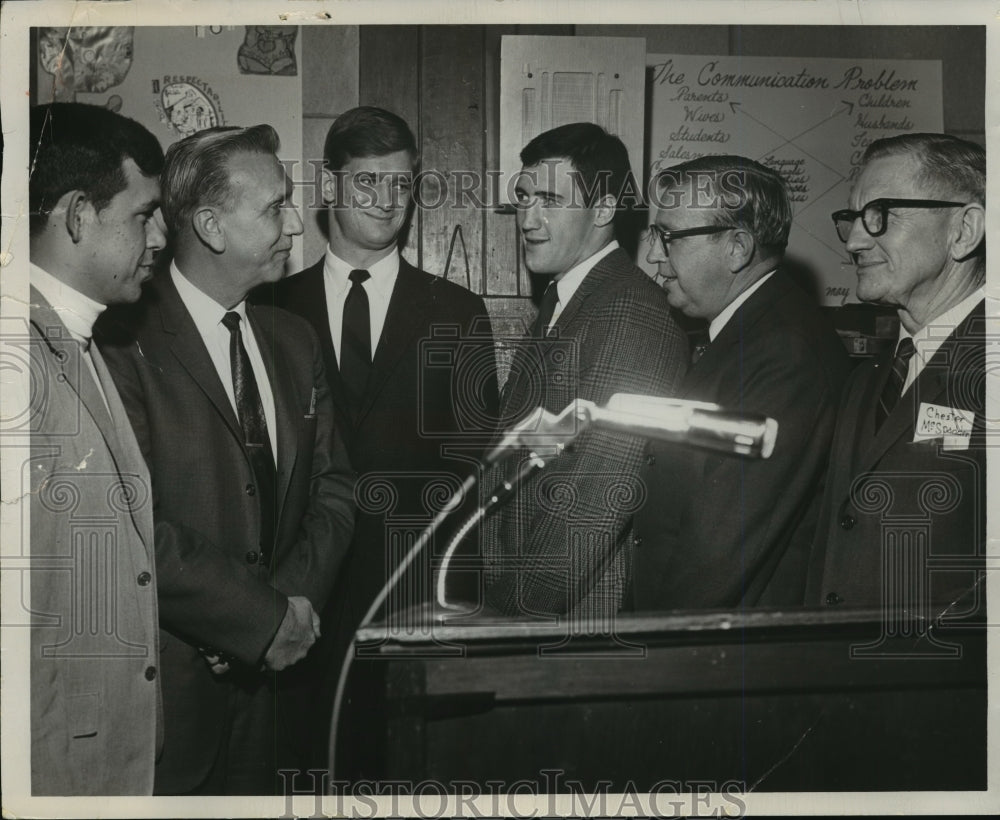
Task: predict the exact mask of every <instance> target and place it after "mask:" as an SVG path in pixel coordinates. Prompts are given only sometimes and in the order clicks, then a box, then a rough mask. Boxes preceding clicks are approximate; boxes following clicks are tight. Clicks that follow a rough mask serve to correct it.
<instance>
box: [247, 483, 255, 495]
mask: <svg viewBox="0 0 1000 820" xmlns="http://www.w3.org/2000/svg"><path fill="white" fill-rule="evenodd" d="M246 490H247V495H256V493H257V488H256V487H254V485H253V484H247V486H246Z"/></svg>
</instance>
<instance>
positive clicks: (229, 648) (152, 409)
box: [106, 125, 353, 794]
mask: <svg viewBox="0 0 1000 820" xmlns="http://www.w3.org/2000/svg"><path fill="white" fill-rule="evenodd" d="M277 149H278V138H277V134H276V133H275V131H274V129H273V128H271V127H270V126H268V125H258V126H254V127H252V128H213V129H208V130H206V131H202V132H199V133H198V134H196V135H194V136H192V137H189V138H187V139H185V140H181V141H180V142H178V143H176V144H174V145H173V146H171V148H170V150H169V151H168V153H167V161H166V167H165V169H164V172H163V213H164V217H165V219H166V222H167V226H168V228H169V229H170V232H171V235H172V238H173V241H174V248H175V256H174V260H173V262H172V264H171V266H170V270H169V272H167V273H165V275H163V276H161V277H158V278H157V279H156V280H155V281H154V282H153V283H152V285H151V287H150V291H151V292H150V293H149V298H148V299H147V300H144V301H143V303H141V307H142V308H143V312H142V313H141V315H138V316H136V317H134V324H133V325H132V326H131V327H128V328H127V331H128V333H127V334H126V336H125V338H126V339H127V342H126V343H123V344H117V343H109V345H108V347H107V348H106V355H107V357H108V361H109V365H110V366H111V368H112V371H113V373H114V376H115V380H116V382H117V384H118V388H119V390H120V391H121V394H122V399H123V401H124V403H125V406H126V408H127V409H128V413H129V417H130V418H131V420H132V425H133V427H134V428H135V430H136V436H137V438H138V440H139V446H140V447H141V449H142V452H143V455H144V456H145V458H146V461H147V463H148V464H149V468H150V473H151V475H152V489H153V504H154V509H155V512H156V515H157V516H158V517H159V518H162V519H165V520H172V521H176V522H178V523H180V524H182V525H184V526H185V527H186V528H187V530H189V531H190V532H191V533H192V539H190V540H185V539H183V538H181V539H178V540H177V541H176V542H175V543H174V544H172V545H171V548H170V549H163V550H161V549H160V547H159V544H158V545H157V568H158V571H159V572H160V577H161V579H162V583H161V585H160V591H159V601H160V613H161V619H162V622H163V625H164V627H165V631H164V633H163V634H162V636H161V641H162V666H163V690H164V716H165V724H166V738H165V743H164V749H163V755H162V757H161V758H160V759H159V760H158V762H157V771H156V793H159V794H244V793H274V792H275V791H276V790H277V789H278V788H279V783H278V778H277V773H276V761H275V755H276V749H277V748H278V747H279V746H281V744H282V743H284V742H285V741H286V740H288V739H287V738H284V737H282V736H281V731H280V730H283V729H285V728H286V727H285V726H284V725H282V701H281V700H280V698H278V699H276V689H278V690H280V689H281V687H282V676H277V675H275V674H274V673H275V672H277V671H279V670H282V669H284V668H286V667H288V666H290V665H292V664H294V663H296V662H297V661H299V660H300V659H301V658H302V657H303V656H304V655H305V653H306V652H307V651H308V649H309V648H310V646H311V645H312V644H313V642H314V640H315V637H316V633H317V630H318V622H319V619H318V616H317V614H316V612H317V611H318V610H320V609H321V608H322V607H323V605H324V604H325V603H326V600H327V598H328V596H329V594H330V590H331V588H332V586H333V581H334V576H335V573H336V570H337V567H338V564H339V562H340V560H341V558H342V556H343V554H344V552H345V550H346V547H347V544H348V542H349V540H350V537H351V527H352V518H353V504H352V498H351V496H352V490H353V476H352V475H351V472H350V468H349V465H348V463H347V458H346V454H345V452H344V449H343V445H342V443H341V442H340V440H339V439H338V437H337V435H336V430H335V427H334V422H333V406H332V401H331V398H330V393H329V390H328V388H327V383H326V379H325V377H324V375H323V360H322V353H321V351H320V346H319V342H318V340H317V339H316V335H315V334H314V333H313V331H312V329H311V328H310V327H309V326H308V324H307V323H305V322H303V321H302V320H301V319H299V318H297V317H294V316H291V315H289V314H286V313H284V312H283V311H279V310H275V309H273V308H267V307H255V306H248V305H247V304H246V301H245V299H246V295H247V293H248V292H249V291H250V289H251V288H253V287H255V286H257V285H260V284H262V283H266V282H273V281H276V280H277V279H279V278H280V277H281V276H282V275H283V273H284V266H285V262H286V260H287V258H288V254H289V250H290V249H291V245H292V237H293V236H295V235H296V234H299V233H301V230H302V223H301V221H300V220H299V217H298V215H297V214H296V213H295V211H294V210H292V209H291V208H289V207H287V195H288V190H289V188H290V183H289V181H288V179H287V177H286V176H285V174H284V171H283V170H282V167H281V165H280V163H279V162H278V160H277V157H276V156H275V152H276V151H277ZM195 537H197V538H200V539H202V541H206V540H207V541H209V542H211V545H209V546H206V545H205V544H204V543H201V542H199V541H197V540H194V539H195ZM280 694H281V693H280V691H279V692H278V693H277V695H280ZM291 728H292V729H294V728H296V727H291ZM296 740H297V739H296V738H294V737H293V738H291V739H290V742H296Z"/></svg>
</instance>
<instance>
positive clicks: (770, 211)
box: [654, 154, 792, 255]
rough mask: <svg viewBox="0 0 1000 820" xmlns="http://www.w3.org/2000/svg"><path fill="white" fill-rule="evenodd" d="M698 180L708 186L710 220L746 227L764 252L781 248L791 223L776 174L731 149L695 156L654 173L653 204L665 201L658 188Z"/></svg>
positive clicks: (785, 196)
mask: <svg viewBox="0 0 1000 820" xmlns="http://www.w3.org/2000/svg"><path fill="white" fill-rule="evenodd" d="M702 179H707V180H708V182H709V183H710V186H711V191H710V192H709V194H710V196H709V200H710V201H709V202H706V203H705V205H704V207H705V208H706V211H707V215H708V218H709V219H712V220H713V222H712V224H714V225H725V226H727V227H733V228H737V227H739V228H744V229H746V230H748V231H749V232H750V233H751V234H752V235H753V238H754V241H755V242H756V243H757V245H758V246H759V247H760V248H761V250H762V252H763V253H764V254H766V255H770V254H774V253H782V252H783V251H784V250H785V247H786V246H787V245H788V234H789V231H790V230H791V228H792V205H791V202H790V201H789V199H788V186H787V184H786V182H785V180H784V178H783V177H782V176H781V174H779V173H778V172H777V171H775V170H773V169H771V168H768V167H767V166H766V165H761V163H759V162H756V161H754V160H752V159H748V158H747V157H741V156H737V155H735V154H717V155H708V156H703V157H698V158H697V159H692V160H688V161H687V162H682V163H679V164H678V165H674V166H672V167H670V168H666V169H664V170H662V171H660V172H659V173H658V174H657V175H656V185H655V188H654V190H655V191H656V192H657V194H656V199H657V203H656V204H658V205H660V206H661V207H663V206H665V205H666V203H665V202H664V200H663V197H661V196H660V192H661V191H670V190H673V189H676V188H678V187H681V186H682V185H686V184H687V183H696V182H697V181H698V180H702Z"/></svg>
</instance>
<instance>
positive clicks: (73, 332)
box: [7, 103, 165, 795]
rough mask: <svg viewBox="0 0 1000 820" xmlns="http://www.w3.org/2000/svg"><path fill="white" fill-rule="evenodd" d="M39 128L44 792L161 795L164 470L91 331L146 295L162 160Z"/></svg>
mask: <svg viewBox="0 0 1000 820" xmlns="http://www.w3.org/2000/svg"><path fill="white" fill-rule="evenodd" d="M30 133H31V163H32V174H31V180H30V183H29V201H30V204H31V217H30V233H31V279H30V281H31V307H30V329H29V337H28V339H29V345H30V351H31V363H32V366H31V376H32V382H33V384H32V387H33V390H32V395H31V397H30V400H28V401H26V402H25V406H31V407H33V408H34V409H35V412H34V414H33V415H32V417H31V430H30V433H31V463H30V465H25V473H24V474H25V476H26V477H27V478H28V479H29V482H26V486H25V487H24V488H23V493H24V498H25V499H30V506H31V512H30V516H31V519H30V520H31V546H30V556H31V562H32V569H31V572H30V589H31V612H32V624H31V663H30V672H31V678H30V690H31V791H32V793H33V794H35V795H141V794H151V793H152V791H153V761H154V758H155V756H156V753H157V751H158V749H159V746H160V744H161V743H162V738H163V725H162V721H161V719H160V710H161V699H160V677H159V675H158V667H159V665H160V661H159V645H158V639H157V608H156V582H157V579H156V568H155V565H154V555H153V538H154V534H153V533H154V530H153V507H152V504H151V503H150V497H149V473H148V471H147V469H146V465H145V464H144V463H143V460H142V454H141V453H140V451H139V446H138V444H137V443H136V440H135V436H134V435H133V434H132V429H131V427H129V424H128V417H127V415H126V413H125V409H124V408H123V407H122V402H121V399H120V398H119V396H118V392H117V390H116V389H115V386H114V384H113V382H112V381H111V377H110V375H109V374H108V371H107V368H106V367H105V364H104V360H103V359H102V358H101V355H100V352H99V351H98V350H97V346H96V345H93V344H91V337H92V329H93V325H94V322H95V320H96V319H97V317H98V315H99V314H101V313H102V312H103V311H104V309H105V307H106V306H107V305H109V304H116V303H121V302H134V301H135V300H136V299H138V298H139V294H140V285H141V284H142V282H144V281H146V280H147V279H148V278H149V277H150V275H151V273H150V267H151V265H152V261H153V254H154V252H155V251H156V250H158V249H160V248H162V247H163V245H164V244H165V239H164V236H163V233H162V231H161V230H160V228H159V227H158V225H157V222H156V220H155V219H154V216H153V215H154V212H155V211H156V209H157V207H158V203H159V197H160V185H159V180H158V178H157V175H158V174H159V172H160V169H161V168H162V166H163V151H162V150H161V148H160V145H159V143H158V142H157V141H156V138H155V137H154V136H153V135H152V134H150V133H149V132H148V131H147V130H146V129H145V128H143V127H142V126H141V125H140V124H139V123H137V122H134V121H133V120H130V119H127V118H126V117H122V116H120V115H118V114H114V113H112V112H110V111H107V110H105V109H103V108H98V107H96V106H90V105H82V104H77V103H57V104H53V105H45V106H37V107H35V108H33V109H32V111H31V129H30ZM36 380H37V383H35V382H36ZM7 389H11V387H10V386H8V387H7ZM39 397H41V401H38V402H37V403H36V401H35V400H36V399H37V398H39ZM29 483H30V486H28V484H29ZM157 535H159V532H158V533H157Z"/></svg>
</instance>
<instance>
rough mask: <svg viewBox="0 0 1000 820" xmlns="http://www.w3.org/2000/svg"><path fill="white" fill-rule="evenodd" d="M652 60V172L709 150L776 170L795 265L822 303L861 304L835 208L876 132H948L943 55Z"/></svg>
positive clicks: (653, 57)
mask: <svg viewBox="0 0 1000 820" xmlns="http://www.w3.org/2000/svg"><path fill="white" fill-rule="evenodd" d="M646 65H647V68H648V70H649V72H650V82H651V91H652V93H651V95H650V150H649V156H648V165H647V170H648V176H649V179H652V178H653V177H654V176H655V175H656V174H657V172H659V171H661V170H663V169H665V168H669V167H671V166H673V165H677V164H678V163H681V162H684V161H686V160H690V159H694V158H696V157H700V156H703V155H705V154H739V155H741V156H746V157H750V158H751V159H755V160H757V161H758V162H761V163H763V164H764V165H767V166H769V167H771V168H773V169H774V170H776V171H778V172H779V173H781V174H782V175H783V176H784V177H785V179H786V180H787V182H788V186H789V193H790V198H791V201H792V210H793V213H794V221H793V223H792V232H791V235H790V237H789V242H788V254H787V256H788V261H789V263H790V264H792V265H796V266H800V267H803V268H806V273H807V275H808V276H809V278H810V279H812V280H813V281H814V282H815V283H816V285H817V287H816V290H817V293H818V295H819V296H820V297H821V299H822V300H823V303H824V304H826V305H829V306H835V305H842V304H847V303H851V302H857V301H858V300H857V297H856V296H855V293H854V287H855V282H856V276H855V268H854V265H853V264H852V263H851V260H850V258H849V256H848V254H847V252H846V251H845V250H844V246H843V244H842V243H841V242H840V241H839V240H838V239H837V234H836V232H835V231H834V227H833V222H832V220H831V219H830V214H831V213H832V212H833V211H835V210H837V209H838V208H846V207H847V199H848V196H849V194H850V189H851V184H852V182H853V180H854V179H855V177H856V176H857V174H858V172H859V169H860V165H861V157H862V155H863V154H864V150H865V147H866V146H867V145H869V144H870V143H871V142H872V141H874V140H876V139H879V138H880V137H887V136H890V135H892V134H898V133H900V132H906V131H909V132H921V131H941V130H942V97H941V62H940V61H939V60H891V61H890V60H845V59H829V58H823V59H819V58H816V59H807V58H799V57H783V58H782V57H739V56H732V57H722V56H715V57H713V56H690V55H668V54H647V55H646ZM645 264H646V265H647V267H648V268H649V269H650V270H651V269H652V268H653V267H654V266H652V265H649V264H648V263H645Z"/></svg>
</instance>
